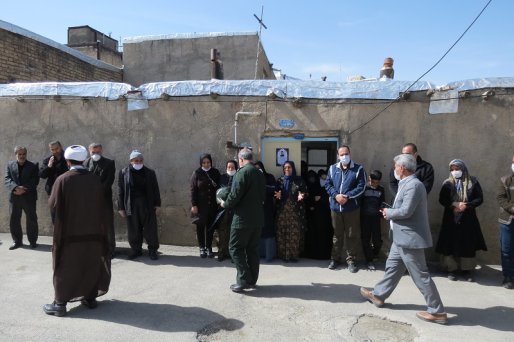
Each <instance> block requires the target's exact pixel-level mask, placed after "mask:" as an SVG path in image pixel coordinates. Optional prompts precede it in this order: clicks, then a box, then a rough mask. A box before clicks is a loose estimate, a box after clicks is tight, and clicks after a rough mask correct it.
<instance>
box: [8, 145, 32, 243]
mask: <svg viewBox="0 0 514 342" xmlns="http://www.w3.org/2000/svg"><path fill="white" fill-rule="evenodd" d="M14 154H15V155H16V160H11V161H10V162H9V163H8V164H7V170H6V172H5V186H6V188H7V191H8V192H9V214H10V219H9V228H10V230H11V236H12V239H13V244H12V245H11V247H9V249H10V250H13V249H17V248H19V247H21V246H22V239H23V231H22V230H21V214H22V212H23V211H24V212H25V218H26V222H27V226H26V229H27V239H28V240H29V243H30V248H32V249H34V248H36V247H37V238H38V232H39V228H38V224H37V213H36V202H37V185H38V184H39V175H38V165H37V164H34V163H32V162H30V161H28V160H27V148H26V147H23V146H16V147H15V148H14Z"/></svg>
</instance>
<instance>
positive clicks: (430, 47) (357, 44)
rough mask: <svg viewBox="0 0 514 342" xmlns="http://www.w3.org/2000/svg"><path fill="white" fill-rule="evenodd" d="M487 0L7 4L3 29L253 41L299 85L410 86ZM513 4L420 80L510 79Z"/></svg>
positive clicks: (485, 19) (503, 2)
mask: <svg viewBox="0 0 514 342" xmlns="http://www.w3.org/2000/svg"><path fill="white" fill-rule="evenodd" d="M487 2H488V0H451V1H450V0H444V1H443V0H430V1H413V0H391V1H387V2H385V1H372V0H359V1H345V0H328V1H323V0H319V1H301V0H296V1H292V0H284V1H276V0H275V1H272V0H258V1H257V0H245V1H243V0H230V1H223V0H218V1H199V0H187V1H183V0H182V1H174V0H168V1H164V0H163V1H160V0H159V1H154V0H152V1H146V2H145V1H132V0H125V1H107V0H103V1H97V0H88V1H70V0H65V1H52V0H47V1H40V0H39V1H32V0H25V1H6V2H3V3H2V9H1V12H0V19H1V20H4V21H7V22H9V23H12V24H15V25H18V26H20V27H22V28H25V29H27V30H30V31H33V32H35V33H37V34H40V35H42V36H45V37H47V38H50V39H53V40H55V41H57V42H59V43H62V44H66V40H67V28H68V27H69V26H81V25H89V26H91V27H93V28H95V29H97V30H99V31H101V32H104V33H106V34H111V35H112V37H113V38H115V39H120V37H121V38H126V37H133V36H145V35H160V34H171V33H191V32H197V33H203V32H252V31H253V32H256V31H258V29H259V25H258V23H257V21H256V19H255V18H254V16H253V14H257V15H258V16H260V13H261V6H264V17H263V20H264V23H265V24H266V26H267V27H268V29H267V30H265V29H263V31H262V42H263V45H264V49H265V51H266V54H267V56H268V59H269V60H270V62H271V63H273V66H274V67H275V68H278V69H281V70H282V72H283V73H285V74H287V75H289V76H293V77H297V78H300V79H305V80H307V79H309V78H312V79H314V80H319V79H320V77H321V76H328V81H346V79H347V77H348V76H353V75H362V76H364V77H367V78H369V77H377V76H378V73H379V69H380V68H381V67H382V63H383V60H384V58H385V57H388V56H391V57H393V58H394V60H395V64H394V69H395V79H397V80H403V81H414V80H416V79H417V78H418V77H419V76H421V75H422V74H423V73H424V72H425V71H426V70H428V69H429V68H430V67H431V66H432V65H433V64H434V63H435V62H436V61H437V60H438V59H439V58H440V57H441V56H442V55H443V54H444V53H445V52H446V50H447V49H448V48H449V47H450V46H451V45H452V44H453V43H454V42H455V41H456V40H457V38H458V37H459V36H460V35H461V34H462V33H463V32H464V30H465V29H466V28H467V27H468V25H469V24H470V23H471V22H472V21H473V19H475V17H476V16H477V15H478V13H479V12H480V11H481V10H482V8H483V7H484V6H485V5H486V3H487ZM513 18H514V1H512V0H493V1H492V2H491V4H490V5H489V7H488V8H487V9H486V10H485V12H484V13H483V14H482V16H481V17H480V18H479V19H478V20H477V21H476V23H475V24H474V25H473V27H472V28H471V29H470V30H469V31H468V33H467V34H466V35H465V36H464V38H463V39H462V40H461V41H460V42H459V43H458V44H457V45H456V46H455V47H454V49H453V50H452V51H451V52H450V53H449V54H448V55H447V56H446V58H445V59H444V60H443V61H442V62H441V63H440V64H439V65H438V66H437V67H436V68H435V69H434V70H433V71H432V72H430V73H429V74H428V75H426V76H425V77H424V78H423V80H425V81H430V82H433V83H434V84H435V85H443V84H445V83H448V82H452V81H459V80H465V79H473V78H485V77H510V76H514V72H513V70H514V19H513Z"/></svg>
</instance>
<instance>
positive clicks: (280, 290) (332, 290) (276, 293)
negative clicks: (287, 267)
mask: <svg viewBox="0 0 514 342" xmlns="http://www.w3.org/2000/svg"><path fill="white" fill-rule="evenodd" d="M359 291H360V286H357V285H353V284H322V283H312V284H311V285H259V286H258V287H257V289H256V290H254V291H247V292H245V295H247V296H249V297H259V298H298V299H303V300H319V301H324V302H330V303H359V302H361V301H362V298H361V297H359V295H358V294H359ZM356 294H357V295H356Z"/></svg>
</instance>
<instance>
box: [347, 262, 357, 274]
mask: <svg viewBox="0 0 514 342" xmlns="http://www.w3.org/2000/svg"><path fill="white" fill-rule="evenodd" d="M358 270H359V267H357V265H356V264H355V263H354V262H353V261H352V262H349V263H348V271H350V273H357V271H358Z"/></svg>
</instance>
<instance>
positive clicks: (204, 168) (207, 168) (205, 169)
mask: <svg viewBox="0 0 514 342" xmlns="http://www.w3.org/2000/svg"><path fill="white" fill-rule="evenodd" d="M210 169H211V167H210V166H209V167H203V166H202V170H204V171H205V172H207V171H209V170H210Z"/></svg>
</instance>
